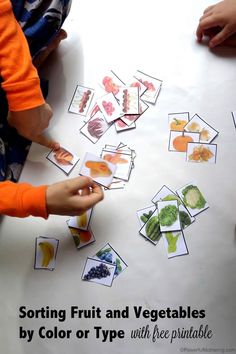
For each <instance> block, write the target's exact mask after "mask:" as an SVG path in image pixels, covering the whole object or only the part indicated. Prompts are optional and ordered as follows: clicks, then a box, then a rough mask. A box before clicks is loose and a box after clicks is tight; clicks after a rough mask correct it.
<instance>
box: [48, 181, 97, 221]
mask: <svg viewBox="0 0 236 354" xmlns="http://www.w3.org/2000/svg"><path fill="white" fill-rule="evenodd" d="M103 198H104V195H103V191H102V188H101V187H100V186H98V185H97V184H96V183H94V182H93V180H92V179H91V178H89V177H76V178H72V179H69V180H67V181H63V182H58V183H54V184H52V185H50V186H49V187H48V189H47V192H46V203H47V211H48V214H57V215H71V216H74V215H81V214H83V213H84V212H85V211H86V210H88V209H90V208H92V207H93V206H94V205H95V204H97V203H98V202H100V201H101V200H102V199H103Z"/></svg>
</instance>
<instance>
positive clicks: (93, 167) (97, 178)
mask: <svg viewBox="0 0 236 354" xmlns="http://www.w3.org/2000/svg"><path fill="white" fill-rule="evenodd" d="M116 168H117V167H116V165H114V164H113V163H110V162H109V161H105V160H103V159H101V158H100V157H98V156H95V155H93V154H91V153H89V152H86V154H85V157H84V161H83V163H82V166H81V169H80V175H82V176H89V177H91V178H92V179H93V180H94V182H96V183H98V184H100V185H102V186H104V187H107V188H109V186H110V184H111V183H112V180H113V177H114V174H115V173H116Z"/></svg>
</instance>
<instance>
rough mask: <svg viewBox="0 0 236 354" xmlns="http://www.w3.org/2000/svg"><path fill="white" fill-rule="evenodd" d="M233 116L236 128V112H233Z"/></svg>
mask: <svg viewBox="0 0 236 354" xmlns="http://www.w3.org/2000/svg"><path fill="white" fill-rule="evenodd" d="M231 114H232V118H233V122H234V127H235V128H236V112H235V111H234V112H231Z"/></svg>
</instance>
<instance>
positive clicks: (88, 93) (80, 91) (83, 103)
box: [69, 85, 94, 116]
mask: <svg viewBox="0 0 236 354" xmlns="http://www.w3.org/2000/svg"><path fill="white" fill-rule="evenodd" d="M93 95H94V90H93V89H91V88H88V87H84V86H80V85H77V86H76V89H75V92H74V95H73V97H72V100H71V103H70V106H69V112H71V113H76V114H80V115H82V116H86V115H87V113H88V110H89V106H90V104H91V102H92V99H93Z"/></svg>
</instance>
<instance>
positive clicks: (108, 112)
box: [97, 93, 123, 123]
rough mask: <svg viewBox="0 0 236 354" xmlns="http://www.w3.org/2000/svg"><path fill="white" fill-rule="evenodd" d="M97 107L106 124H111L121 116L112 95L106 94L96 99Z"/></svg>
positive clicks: (118, 106) (119, 108)
mask: <svg viewBox="0 0 236 354" xmlns="http://www.w3.org/2000/svg"><path fill="white" fill-rule="evenodd" d="M97 105H98V107H99V108H100V111H101V112H102V114H103V116H104V117H105V119H106V121H107V123H111V122H113V121H114V120H116V119H118V118H120V117H121V116H122V115H123V114H122V113H121V107H120V105H119V103H118V102H117V100H116V98H115V96H114V95H113V93H108V94H106V95H105V96H102V97H100V98H98V99H97Z"/></svg>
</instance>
